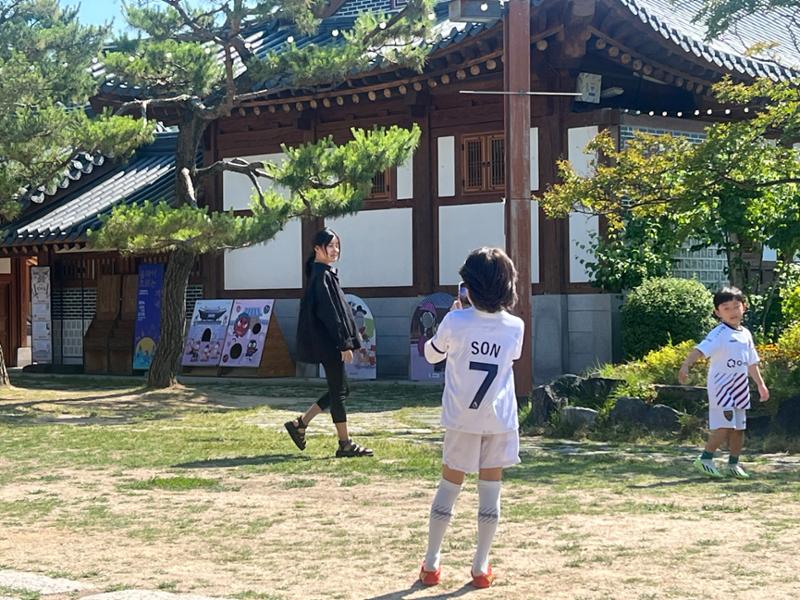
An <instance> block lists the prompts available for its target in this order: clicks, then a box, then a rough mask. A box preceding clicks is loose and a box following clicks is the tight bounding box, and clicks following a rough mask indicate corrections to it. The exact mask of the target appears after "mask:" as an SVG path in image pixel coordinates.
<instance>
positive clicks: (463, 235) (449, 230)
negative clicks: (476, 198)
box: [439, 202, 506, 285]
mask: <svg viewBox="0 0 800 600" xmlns="http://www.w3.org/2000/svg"><path fill="white" fill-rule="evenodd" d="M481 246H497V247H499V248H505V247H506V234H505V204H504V203H501V202H494V203H487V204H464V205H458V206H440V207H439V284H440V285H455V284H457V283H458V282H459V281H460V278H459V276H458V269H459V268H460V267H461V265H462V264H464V259H465V258H467V255H468V254H469V253H470V252H472V251H473V250H474V249H475V248H480V247H481Z"/></svg>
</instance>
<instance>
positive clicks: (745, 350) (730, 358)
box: [697, 323, 759, 408]
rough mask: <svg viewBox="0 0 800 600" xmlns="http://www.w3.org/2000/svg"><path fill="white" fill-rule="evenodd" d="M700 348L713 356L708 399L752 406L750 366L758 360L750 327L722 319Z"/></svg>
mask: <svg viewBox="0 0 800 600" xmlns="http://www.w3.org/2000/svg"><path fill="white" fill-rule="evenodd" d="M697 349H698V350H700V352H702V353H703V355H704V356H706V357H707V358H708V359H709V367H708V401H709V403H713V404H715V405H716V406H721V407H723V408H750V382H749V379H748V372H747V368H748V367H749V366H750V365H755V364H758V361H759V358H758V353H757V352H756V346H755V344H754V343H753V336H752V335H750V332H749V331H748V330H747V328H746V327H742V328H740V329H734V328H733V327H731V326H730V325H726V324H725V323H720V324H719V325H717V326H716V327H715V328H714V329H712V330H711V331H710V332H709V334H708V335H707V336H706V339H704V340H703V341H702V342H700V343H699V344H697Z"/></svg>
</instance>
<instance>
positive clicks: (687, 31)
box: [610, 0, 800, 81]
mask: <svg viewBox="0 0 800 600" xmlns="http://www.w3.org/2000/svg"><path fill="white" fill-rule="evenodd" d="M610 2H611V3H620V4H622V5H623V6H625V7H626V8H627V9H628V10H629V11H630V12H631V13H632V14H633V15H635V16H637V17H638V18H639V19H640V20H641V21H642V22H643V23H645V24H647V25H650V27H652V28H653V29H654V30H655V31H656V32H658V33H659V34H660V35H662V36H663V37H664V38H666V39H668V40H671V41H672V42H674V43H676V44H677V45H679V46H680V47H681V48H683V50H684V51H685V52H689V53H692V54H694V55H696V56H698V57H700V58H702V59H704V60H706V61H708V62H709V63H712V64H714V65H717V66H718V67H721V68H723V69H726V70H727V71H729V72H731V73H732V74H747V75H750V76H751V77H769V78H770V79H772V80H773V81H780V80H787V79H793V78H796V77H798V76H800V50H798V49H797V48H795V45H794V40H793V37H792V32H791V30H792V28H793V27H794V25H793V24H792V22H791V20H790V18H789V17H788V16H787V15H786V14H785V13H784V12H782V11H780V10H778V11H773V12H764V11H762V12H760V13H759V14H756V15H752V16H749V17H746V18H744V19H741V20H740V21H739V22H738V23H737V24H736V26H735V28H734V30H732V31H730V32H727V33H725V34H723V35H722V36H720V38H719V39H715V40H711V41H705V37H706V30H705V28H704V27H703V26H702V25H701V24H700V23H694V22H693V19H694V17H695V15H696V14H697V13H698V11H699V10H700V8H701V6H702V2H701V0H610ZM759 42H762V43H763V42H775V43H777V47H776V48H775V49H773V50H770V51H767V52H761V53H760V54H758V55H756V56H747V55H746V52H747V49H748V48H750V47H752V46H753V45H754V44H756V43H759Z"/></svg>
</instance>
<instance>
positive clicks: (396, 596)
mask: <svg viewBox="0 0 800 600" xmlns="http://www.w3.org/2000/svg"><path fill="white" fill-rule="evenodd" d="M425 589H429V588H427V587H425V586H424V585H422V582H421V581H415V582H414V583H413V584H411V585H410V586H409V587H408V588H406V589H404V590H398V591H396V592H389V593H387V594H381V595H380V596H369V597H368V598H365V599H364V600H406V599H407V598H408V597H409V595H410V594H414V593H416V592H418V591H420V590H425ZM477 591H478V590H477V589H476V588H474V587H473V586H472V584H470V583H465V584H464V585H462V586H461V587H460V588H458V589H457V590H453V591H452V592H442V593H441V594H436V595H435V596H425V598H426V599H428V600H445V599H446V598H460V597H461V596H465V595H467V594H469V593H470V592H477Z"/></svg>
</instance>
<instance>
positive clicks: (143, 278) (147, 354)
mask: <svg viewBox="0 0 800 600" xmlns="http://www.w3.org/2000/svg"><path fill="white" fill-rule="evenodd" d="M163 285H164V265H163V264H142V265H139V290H138V292H137V295H136V324H135V326H134V333H133V368H134V369H144V370H147V369H149V368H150V363H151V362H152V360H153V355H154V354H155V352H156V345H157V344H158V336H159V335H160V333H161V290H162V288H163Z"/></svg>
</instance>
